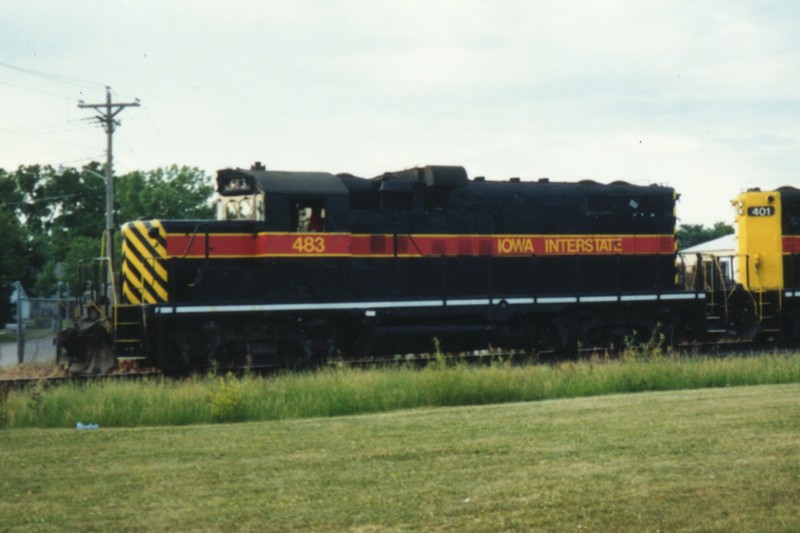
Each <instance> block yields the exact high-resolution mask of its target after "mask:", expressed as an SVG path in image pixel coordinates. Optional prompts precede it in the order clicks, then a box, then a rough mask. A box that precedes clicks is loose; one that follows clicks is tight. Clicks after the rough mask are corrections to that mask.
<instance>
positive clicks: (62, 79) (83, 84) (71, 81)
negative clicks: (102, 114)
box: [0, 62, 104, 89]
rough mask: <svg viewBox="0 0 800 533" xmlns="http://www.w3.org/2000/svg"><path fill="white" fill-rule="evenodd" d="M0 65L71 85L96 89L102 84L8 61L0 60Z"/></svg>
mask: <svg viewBox="0 0 800 533" xmlns="http://www.w3.org/2000/svg"><path fill="white" fill-rule="evenodd" d="M0 67H5V68H7V69H10V70H16V71H17V72H22V73H24V74H28V75H29V76H36V77H38V78H43V79H46V80H50V81H56V82H58V83H64V84H67V85H72V86H74V87H82V88H84V89H97V88H102V87H104V85H103V84H102V83H95V82H91V81H85V80H79V79H76V78H68V77H67V76H61V75H58V74H51V73H49V72H42V71H39V70H33V69H29V68H24V67H18V66H15V65H9V64H8V63H2V62H0Z"/></svg>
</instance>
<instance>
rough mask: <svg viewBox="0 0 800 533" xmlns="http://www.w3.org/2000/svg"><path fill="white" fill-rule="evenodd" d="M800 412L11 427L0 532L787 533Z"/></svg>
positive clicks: (712, 409) (500, 409) (701, 393)
mask: <svg viewBox="0 0 800 533" xmlns="http://www.w3.org/2000/svg"><path fill="white" fill-rule="evenodd" d="M798 400H800V385H779V386H758V387H732V388H720V389H702V390H693V391H680V392H660V393H640V394H627V395H616V396H605V397H593V398H583V399H574V400H554V401H542V402H530V403H516V404H503V405H492V406H473V407H459V408H455V407H446V408H426V409H417V410H408V411H400V412H392V413H387V414H373V415H362V416H349V417H339V418H314V419H303V420H289V421H273V422H258V423H245V424H218V425H204V426H183V427H155V428H153V427H150V428H134V429H107V428H101V429H99V430H88V431H77V430H75V429H70V430H65V429H6V430H0V450H2V454H1V455H0V471H2V476H1V477H0V494H2V497H0V530H2V531H6V530H12V531H25V530H36V531H39V530H53V531H56V530H57V531H66V530H72V531H77V530H81V531H91V530H95V531H117V530H157V531H175V530H190V531H203V530H210V531H216V530H225V531H229V530H245V531H248V530H249V531H287V530H290V531H291V530H302V531H308V530H316V531H341V530H350V531H437V530H451V531H497V530H518V531H530V530H539V531H565V530H571V531H581V530H583V531H589V530H592V531H637V532H638V531H657V530H660V531H676V530H682V531H787V532H788V531H797V530H800V488H799V487H800V401H798ZM84 422H91V421H90V420H84Z"/></svg>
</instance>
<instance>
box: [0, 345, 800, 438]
mask: <svg viewBox="0 0 800 533" xmlns="http://www.w3.org/2000/svg"><path fill="white" fill-rule="evenodd" d="M797 382H800V355H797V354H790V353H778V352H776V353H773V354H768V355H763V356H759V357H728V358H710V357H698V356H695V357H677V356H674V355H673V354H671V353H669V352H668V351H664V352H660V351H655V352H653V353H648V352H645V351H643V350H642V349H641V348H638V347H637V348H636V349H635V350H633V349H632V350H631V351H629V352H628V354H627V355H626V356H623V357H621V358H620V359H612V358H608V357H606V356H595V357H593V358H591V359H588V360H583V361H577V362H576V361H571V362H564V363H560V364H555V365H531V366H514V365H512V364H510V363H508V362H503V361H499V362H496V363H493V364H491V365H489V366H473V365H467V364H465V363H464V362H450V361H446V360H445V358H443V357H442V358H440V359H434V362H433V363H432V364H430V365H428V366H427V367H424V368H421V369H417V368H413V367H412V366H398V367H391V368H384V369H375V370H360V369H351V368H346V367H341V366H340V367H329V368H325V369H322V370H319V371H316V372H303V373H289V372H287V373H284V374H281V375H278V376H274V377H269V378H265V377H257V376H249V375H248V376H245V377H242V378H237V377H234V376H232V375H224V376H220V375H216V374H210V375H208V376H197V377H193V378H190V379H186V380H183V381H172V380H166V379H148V380H144V381H140V382H99V383H90V384H67V385H62V386H58V387H47V386H46V385H45V384H40V385H38V386H37V387H34V388H32V389H29V390H27V391H22V392H11V393H9V394H8V395H7V397H6V398H5V401H3V402H2V403H0V427H7V428H20V427H74V426H75V424H76V423H77V422H82V423H98V424H100V427H101V428H102V427H109V426H116V427H123V426H125V427H132V426H151V425H186V424H206V423H223V422H240V421H246V420H278V419H290V418H307V417H320V416H340V415H349V414H358V413H374V412H381V411H389V410H396V409H413V408H417V407H430V406H454V405H475V404H489V403H502V402H519V401H538V400H547V399H557V398H574V397H583V396H596V395H603V394H617V393H630V392H640V391H651V390H678V389H693V388H704V387H730V386H740V385H761V384H781V383H797Z"/></svg>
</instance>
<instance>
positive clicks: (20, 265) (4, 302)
mask: <svg viewBox="0 0 800 533" xmlns="http://www.w3.org/2000/svg"><path fill="white" fill-rule="evenodd" d="M0 198H2V199H3V200H2V202H3V203H2V204H0V206H2V207H0V324H4V323H6V322H8V321H10V319H11V317H12V316H13V314H14V311H15V310H14V309H12V306H11V304H10V303H9V298H10V297H11V292H12V288H13V287H12V286H13V283H14V282H15V281H21V282H23V284H24V283H26V282H27V281H29V274H30V268H29V265H28V257H29V255H30V253H29V252H30V250H29V249H28V244H29V243H28V242H26V234H25V231H24V229H23V226H22V223H21V221H20V220H19V218H17V216H16V211H17V207H18V206H19V205H20V202H22V200H21V198H22V196H21V195H20V194H19V191H18V190H17V188H16V184H15V183H14V181H13V180H12V178H11V177H10V176H9V175H8V174H7V173H6V172H5V171H4V170H2V169H0Z"/></svg>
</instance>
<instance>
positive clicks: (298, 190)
mask: <svg viewBox="0 0 800 533" xmlns="http://www.w3.org/2000/svg"><path fill="white" fill-rule="evenodd" d="M236 176H252V177H254V178H255V180H256V182H258V185H259V187H260V188H261V189H262V190H263V191H264V192H266V193H279V194H281V193H283V194H303V193H305V194H315V195H316V194H324V195H329V196H336V195H347V194H348V191H347V187H345V185H344V184H343V183H342V180H341V178H339V177H337V176H334V175H333V174H330V173H328V172H284V171H276V170H245V169H241V168H237V169H230V168H226V169H224V170H220V171H219V172H218V173H217V177H218V179H220V178H227V177H236Z"/></svg>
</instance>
